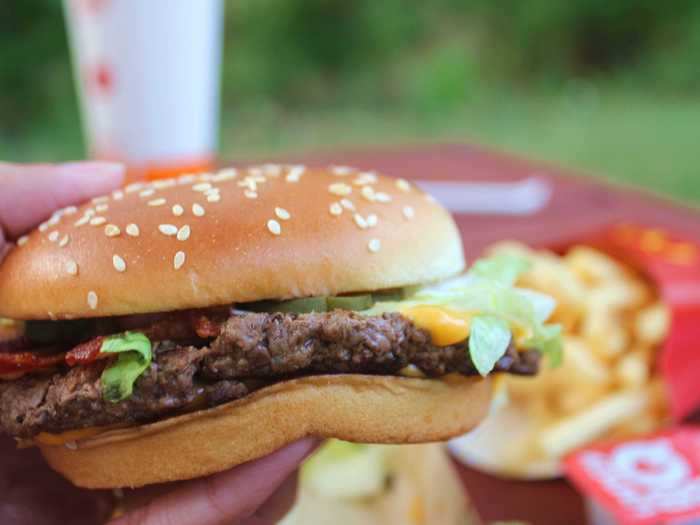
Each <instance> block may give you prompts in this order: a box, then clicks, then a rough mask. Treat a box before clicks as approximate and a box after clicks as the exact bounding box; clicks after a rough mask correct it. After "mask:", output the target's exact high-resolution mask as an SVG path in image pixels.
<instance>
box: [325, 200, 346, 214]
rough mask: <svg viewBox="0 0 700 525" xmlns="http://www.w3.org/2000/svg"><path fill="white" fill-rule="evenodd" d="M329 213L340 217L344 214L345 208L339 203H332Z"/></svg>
mask: <svg viewBox="0 0 700 525" xmlns="http://www.w3.org/2000/svg"><path fill="white" fill-rule="evenodd" d="M328 211H329V212H331V215H340V214H341V213H343V207H342V206H341V205H340V204H338V203H337V202H332V203H331V205H330V206H329V207H328Z"/></svg>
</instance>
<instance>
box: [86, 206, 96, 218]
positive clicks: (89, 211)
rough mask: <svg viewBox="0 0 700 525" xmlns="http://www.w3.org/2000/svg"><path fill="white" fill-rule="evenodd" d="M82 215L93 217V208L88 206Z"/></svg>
mask: <svg viewBox="0 0 700 525" xmlns="http://www.w3.org/2000/svg"><path fill="white" fill-rule="evenodd" d="M83 215H87V216H88V217H94V216H95V210H93V209H92V208H88V209H87V210H85V211H84V212H83Z"/></svg>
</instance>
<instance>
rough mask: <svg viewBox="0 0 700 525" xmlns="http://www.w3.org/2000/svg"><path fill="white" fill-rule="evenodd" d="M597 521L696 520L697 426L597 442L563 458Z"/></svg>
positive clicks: (699, 504) (633, 524) (699, 517)
mask: <svg viewBox="0 0 700 525" xmlns="http://www.w3.org/2000/svg"><path fill="white" fill-rule="evenodd" d="M565 469H566V473H567V475H568V477H569V479H570V480H571V481H572V482H573V483H574V484H575V485H576V487H577V488H578V489H579V490H580V491H581V492H583V493H584V494H585V495H586V496H588V503H589V507H588V508H589V520H590V522H591V523H593V524H595V525H599V524H608V523H611V524H612V523H617V524H621V525H647V524H649V525H651V524H655V525H657V524H658V525H660V524H666V523H674V524H681V523H684V524H686V523H700V428H698V427H688V426H686V427H678V428H676V429H673V430H669V431H666V432H663V433H660V434H657V435H655V436H652V437H644V438H636V439H633V440H629V441H625V442H621V443H613V444H601V445H595V446H592V447H589V448H587V449H585V450H581V451H578V452H575V453H574V454H572V455H570V456H569V457H568V458H567V459H566V460H565Z"/></svg>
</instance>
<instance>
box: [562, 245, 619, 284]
mask: <svg viewBox="0 0 700 525" xmlns="http://www.w3.org/2000/svg"><path fill="white" fill-rule="evenodd" d="M564 263H565V264H566V266H567V267H568V268H569V269H571V270H572V271H573V272H574V273H575V274H576V275H578V276H579V277H580V278H581V279H582V280H583V281H584V282H585V283H586V284H588V285H591V284H598V283H600V282H601V281H617V280H619V279H621V278H622V277H623V276H624V274H625V271H624V269H623V267H622V265H620V264H619V263H618V262H617V261H615V260H614V259H612V258H611V257H609V256H607V255H605V254H604V253H602V252H600V251H598V250H595V249H593V248H589V247H588V246H576V247H574V248H572V249H571V250H569V251H568V253H567V254H566V255H565V256H564Z"/></svg>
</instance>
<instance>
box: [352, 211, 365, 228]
mask: <svg viewBox="0 0 700 525" xmlns="http://www.w3.org/2000/svg"><path fill="white" fill-rule="evenodd" d="M352 218H353V220H354V221H355V224H357V226H358V227H359V228H360V229H362V230H366V229H367V221H366V220H365V218H364V217H363V216H362V215H360V214H359V213H356V214H355V215H353V216H352Z"/></svg>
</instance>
